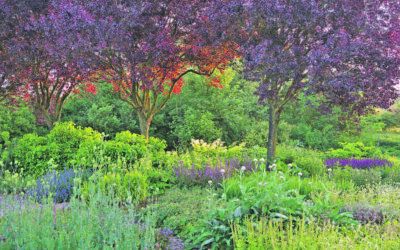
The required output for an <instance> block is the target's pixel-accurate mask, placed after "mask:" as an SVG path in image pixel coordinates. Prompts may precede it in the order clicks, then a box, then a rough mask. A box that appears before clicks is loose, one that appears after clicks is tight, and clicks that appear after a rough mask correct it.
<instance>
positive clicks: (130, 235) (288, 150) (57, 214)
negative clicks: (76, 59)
mask: <svg viewBox="0 0 400 250" xmlns="http://www.w3.org/2000/svg"><path fill="white" fill-rule="evenodd" d="M192 144H193V145H192V147H193V148H192V150H191V151H187V152H186V153H179V154H178V153H176V152H164V149H165V144H164V142H163V141H161V140H158V139H155V138H151V139H150V140H149V141H146V140H144V139H143V138H142V137H141V136H139V135H135V134H132V133H130V132H123V133H119V134H117V135H116V138H115V139H114V140H108V141H105V140H104V139H103V138H102V136H101V135H100V134H98V132H96V131H94V130H91V129H86V128H85V129H83V128H80V127H76V126H74V124H72V123H61V124H58V125H57V126H56V128H55V129H54V130H53V131H52V132H51V133H50V134H49V135H46V136H44V137H39V136H36V135H29V134H27V135H25V136H24V137H23V138H22V139H21V140H20V141H19V142H18V144H17V145H15V146H14V148H13V155H12V156H13V157H14V158H13V161H14V162H13V163H12V164H8V165H7V164H5V161H2V178H1V179H0V190H1V192H2V193H3V196H2V197H3V198H2V199H3V201H2V204H1V206H0V210H2V217H1V219H0V237H1V240H0V244H1V247H2V248H5V249H15V248H21V247H25V248H32V249H33V248H59V247H63V248H69V249H74V248H92V247H100V248H121V249H124V248H127V247H128V246H129V248H136V249H143V248H146V247H147V248H148V249H158V248H159V249H162V248H165V247H166V246H167V245H168V244H169V243H168V242H169V239H171V237H180V238H181V239H183V240H185V241H186V242H187V246H186V248H187V249H192V248H204V249H207V248H212V249H229V248H238V249H260V248H262V249H264V248H268V249H269V248H271V249H281V248H302V247H305V246H313V247H316V248H318V247H319V248H334V247H338V246H342V247H344V246H345V247H357V248H359V247H366V248H375V247H378V248H386V249H396V248H398V247H399V245H398V244H399V242H400V241H399V240H400V235H399V230H400V225H399V224H398V221H399V220H400V210H399V209H398V208H399V207H400V203H399V200H398V199H397V198H396V197H397V194H398V192H399V191H400V190H399V188H400V186H399V184H400V165H399V162H398V160H397V158H396V157H394V156H392V155H390V154H388V153H387V152H383V151H381V150H380V148H379V147H376V146H372V145H371V146H366V145H364V144H363V143H362V142H348V143H343V144H342V145H341V146H340V147H338V148H336V149H332V150H330V151H326V152H321V151H315V150H311V149H307V148H305V147H300V146H299V145H295V144H293V143H292V144H280V145H279V147H278V152H277V157H276V159H275V160H274V162H271V163H268V162H266V152H267V151H266V149H265V148H262V147H245V146H244V145H233V146H224V145H223V144H222V143H221V142H220V141H216V142H214V143H212V144H208V143H206V142H204V141H196V140H194V141H192ZM61 149H63V150H61ZM22 152H24V153H22ZM52 152H56V153H52ZM88 152H90V153H88ZM6 154H7V151H3V159H4V158H5V157H10V155H8V156H7V155H6ZM23 154H27V157H26V159H23V157H22V155H23ZM54 155H57V157H54ZM83 156H85V160H83V159H82V158H83ZM27 159H29V160H27ZM4 195H6V196H4ZM15 195H18V199H17V198H15V197H14V200H13V201H12V200H7V199H11V197H12V196H15ZM6 204H8V205H6ZM10 204H12V205H11V206H12V207H13V209H10V208H9V207H10ZM65 204H69V205H68V206H67V207H66V208H65V207H64V208H63V209H60V206H61V207H62V206H63V205H65ZM6 206H8V208H7V207H6ZM320 237H325V238H326V239H327V240H324V241H318V240H315V239H319V238H320ZM132 242H135V243H134V245H132V244H131V243H132Z"/></svg>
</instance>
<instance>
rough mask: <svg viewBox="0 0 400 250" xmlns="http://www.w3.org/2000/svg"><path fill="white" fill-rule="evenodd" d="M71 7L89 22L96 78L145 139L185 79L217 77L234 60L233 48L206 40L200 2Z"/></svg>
mask: <svg viewBox="0 0 400 250" xmlns="http://www.w3.org/2000/svg"><path fill="white" fill-rule="evenodd" d="M76 4H77V6H80V8H83V9H85V10H86V11H87V12H88V13H90V15H91V16H92V17H93V18H94V21H93V22H91V23H90V24H88V27H90V28H89V29H88V30H89V31H88V32H89V33H90V34H91V36H90V41H91V42H92V47H90V49H91V52H93V56H94V58H95V59H94V61H93V62H94V63H95V67H96V68H100V69H101V71H99V72H98V74H99V75H100V76H102V77H103V79H104V80H106V81H107V82H108V83H110V84H112V85H113V86H114V91H115V92H116V94H117V95H118V97H119V98H120V99H121V100H123V101H125V102H127V103H129V104H130V105H131V106H132V107H133V109H134V110H136V112H137V114H138V116H139V120H140V130H141V134H143V135H144V136H146V138H148V136H149V127H150V124H151V121H152V118H153V116H154V115H155V114H156V113H157V112H158V111H160V110H161V109H162V108H164V106H165V105H166V103H167V102H168V100H170V98H171V97H172V95H173V94H179V93H180V91H181V87H182V85H183V84H184V80H183V77H184V76H185V75H187V74H189V73H194V74H199V75H206V76H211V75H212V74H213V72H214V71H215V70H220V71H221V72H223V71H224V69H225V68H226V67H227V66H228V65H229V64H230V62H232V61H233V60H234V59H235V57H236V56H237V49H238V48H237V46H236V45H235V44H233V43H231V42H229V41H225V42H221V43H220V42H215V41H213V40H212V37H211V36H210V34H211V33H212V32H211V31H210V30H209V29H208V26H207V25H208V19H207V16H206V15H205V13H204V12H205V10H206V9H207V8H206V7H207V6H206V2H204V1H189V0H173V1H156V0H146V1H126V2H118V3H117V2H115V1H112V0H102V1H96V2H91V3H85V4H81V3H79V1H77V2H76ZM208 31H210V32H208ZM204 34H207V35H204ZM213 79H214V81H213V82H212V85H215V86H218V79H216V78H213Z"/></svg>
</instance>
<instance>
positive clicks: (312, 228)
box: [232, 218, 400, 250]
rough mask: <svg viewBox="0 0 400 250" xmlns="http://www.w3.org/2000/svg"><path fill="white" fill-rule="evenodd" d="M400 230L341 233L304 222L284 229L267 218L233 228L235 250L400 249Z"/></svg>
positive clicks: (390, 225)
mask: <svg viewBox="0 0 400 250" xmlns="http://www.w3.org/2000/svg"><path fill="white" fill-rule="evenodd" d="M399 230H400V226H399V225H398V223H396V222H394V223H388V224H387V225H386V226H385V228H383V229H382V228H380V226H371V225H366V226H363V227H359V228H354V229H348V230H341V231H340V230H339V228H338V227H335V226H334V225H330V224H329V223H328V224H325V225H323V226H320V225H317V224H314V223H310V224H308V225H306V223H305V222H304V221H300V222H298V223H296V225H289V226H286V227H283V224H282V223H274V222H272V220H269V221H267V220H266V219H265V218H263V219H262V220H261V221H258V222H256V223H253V220H252V219H250V218H247V219H246V220H245V223H244V225H243V226H242V225H239V224H234V225H232V231H233V241H234V245H235V249H249V250H250V249H252V250H258V249H399V248H400V235H399Z"/></svg>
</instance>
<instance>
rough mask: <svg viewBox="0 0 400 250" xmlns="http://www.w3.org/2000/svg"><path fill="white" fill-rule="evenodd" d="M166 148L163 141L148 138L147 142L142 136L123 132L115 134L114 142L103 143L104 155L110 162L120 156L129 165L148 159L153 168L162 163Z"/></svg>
mask: <svg viewBox="0 0 400 250" xmlns="http://www.w3.org/2000/svg"><path fill="white" fill-rule="evenodd" d="M166 146H167V144H166V143H165V141H164V140H160V139H158V138H154V137H150V138H149V140H148V141H147V140H146V139H145V137H144V136H143V135H138V134H134V133H131V132H129V131H124V132H121V133H117V135H116V136H115V140H114V141H107V142H106V143H105V150H104V153H105V155H106V156H108V157H111V159H112V160H116V159H117V158H118V156H120V157H123V158H125V160H126V161H127V162H129V163H133V162H134V161H137V160H138V159H142V158H145V157H149V158H150V159H151V161H152V163H153V166H158V165H160V164H161V163H162V162H163V161H164V158H165V152H164V149H165V148H166Z"/></svg>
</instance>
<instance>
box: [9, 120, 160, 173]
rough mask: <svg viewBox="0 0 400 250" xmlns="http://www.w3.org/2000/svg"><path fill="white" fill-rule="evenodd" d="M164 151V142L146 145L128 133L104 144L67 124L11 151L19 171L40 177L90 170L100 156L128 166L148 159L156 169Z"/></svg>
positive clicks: (27, 138)
mask: <svg viewBox="0 0 400 250" xmlns="http://www.w3.org/2000/svg"><path fill="white" fill-rule="evenodd" d="M103 145H104V147H103ZM165 147H166V144H165V141H163V140H160V139H157V138H149V140H148V141H147V140H146V139H145V138H144V136H142V135H137V134H132V133H130V132H129V131H125V132H121V133H118V134H117V135H116V137H115V140H112V141H106V142H104V144H103V143H102V136H101V134H100V133H99V132H97V131H95V130H93V129H92V128H81V127H79V126H78V127H75V124H74V123H72V122H67V123H57V124H56V126H55V127H54V129H53V130H52V131H51V132H50V134H48V135H47V136H46V137H40V136H38V135H36V134H27V135H25V136H24V137H23V138H22V139H21V140H19V142H18V144H17V146H16V148H15V150H14V158H15V160H16V162H18V169H21V168H23V169H25V171H24V172H26V173H28V174H34V175H36V176H40V175H43V174H45V173H46V172H47V170H48V169H49V168H53V169H54V170H62V169H64V168H65V167H71V166H72V165H74V166H81V167H91V166H93V162H94V161H97V160H99V159H97V158H98V157H100V156H101V157H109V158H110V161H112V162H116V161H117V160H118V158H123V159H124V160H125V162H127V163H134V162H136V161H137V160H139V159H142V158H145V157H149V159H151V161H152V163H153V165H154V166H157V165H159V164H161V162H163V161H164V157H165V152H164V149H165ZM102 149H103V150H102ZM101 153H102V154H101ZM18 169H17V170H18ZM18 171H19V170H18Z"/></svg>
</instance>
